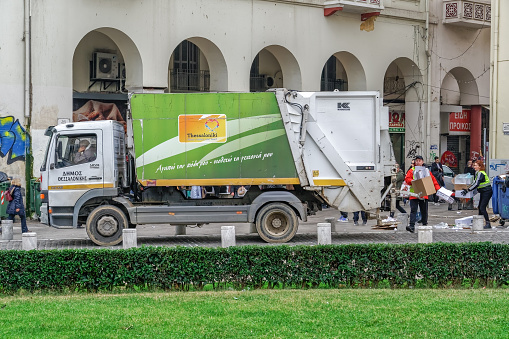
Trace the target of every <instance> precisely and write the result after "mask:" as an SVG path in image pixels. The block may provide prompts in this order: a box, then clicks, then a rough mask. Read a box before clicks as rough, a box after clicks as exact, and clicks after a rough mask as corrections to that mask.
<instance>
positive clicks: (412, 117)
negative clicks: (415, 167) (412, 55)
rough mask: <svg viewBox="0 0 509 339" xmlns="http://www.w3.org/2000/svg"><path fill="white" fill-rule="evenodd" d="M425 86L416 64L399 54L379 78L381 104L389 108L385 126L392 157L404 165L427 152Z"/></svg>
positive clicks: (425, 154) (403, 166)
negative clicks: (388, 135)
mask: <svg viewBox="0 0 509 339" xmlns="http://www.w3.org/2000/svg"><path fill="white" fill-rule="evenodd" d="M426 93H427V92H426V87H425V86H424V84H423V76H422V73H421V70H420V69H419V67H418V66H417V65H416V64H415V62H413V61H412V60H411V59H409V58H406V57H400V58H397V59H395V60H393V61H392V62H391V63H390V64H389V65H388V66H387V68H386V71H385V75H384V78H383V101H384V106H387V107H388V108H389V123H390V124H392V126H398V128H394V129H393V130H392V131H391V129H389V132H390V138H391V142H392V145H393V150H394V155H395V157H396V161H397V162H398V163H400V164H401V165H402V166H401V167H402V168H406V166H408V165H409V164H410V161H411V160H412V159H413V158H414V157H415V156H416V155H422V156H424V157H426V156H427V150H426V149H425V145H424V139H425V125H424V122H425V121H426V120H425V119H423V114H424V113H425V112H426V109H425V107H424V105H423V104H424V102H425V99H426Z"/></svg>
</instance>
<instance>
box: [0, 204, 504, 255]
mask: <svg viewBox="0 0 509 339" xmlns="http://www.w3.org/2000/svg"><path fill="white" fill-rule="evenodd" d="M447 207H448V205H447V204H440V205H439V206H435V205H433V204H432V203H430V204H429V213H428V215H429V218H428V225H429V226H433V225H437V224H439V223H441V222H445V223H447V224H449V225H453V224H454V220H455V219H458V218H463V217H467V216H471V215H476V214H477V210H462V211H458V210H457V206H454V210H452V211H448V210H447ZM404 208H405V209H406V210H407V211H408V212H410V207H409V206H408V205H407V206H404ZM397 213H398V212H397ZM388 214H389V213H388V212H382V216H383V218H384V219H385V218H386V217H387V216H388ZM490 215H491V214H490ZM339 216H340V213H339V211H338V210H335V209H330V208H328V209H325V210H323V211H321V212H319V213H317V215H315V216H310V217H308V221H307V222H301V223H300V225H299V230H298V232H297V235H296V236H295V237H294V238H293V239H292V240H291V241H290V242H288V243H286V244H287V245H291V246H292V245H315V244H316V243H317V231H316V226H317V223H321V222H325V218H328V217H334V218H336V219H337V218H339ZM348 219H349V222H347V223H341V222H336V232H335V233H333V234H332V243H333V244H355V243H362V244H366V243H394V244H402V243H417V234H416V233H409V232H406V231H397V230H385V229H375V228H373V226H374V225H375V224H376V220H368V223H367V225H362V220H361V222H360V224H361V225H360V226H354V225H353V213H349V214H348ZM228 225H234V226H235V233H236V244H237V245H238V246H241V245H271V246H275V245H278V244H268V243H266V242H264V241H263V240H261V239H260V237H259V236H258V235H257V234H256V233H254V234H253V233H250V225H249V224H245V223H244V224H228ZM498 225H499V223H498V222H492V227H496V226H498ZM221 226H224V224H209V225H204V226H203V227H187V228H186V235H175V227H174V226H168V225H139V226H138V227H137V243H138V246H141V245H147V246H205V247H220V246H221ZM28 228H29V230H30V231H32V232H35V233H36V234H37V240H38V249H66V248H68V249H71V248H96V249H97V248H101V247H99V246H97V245H95V244H94V243H93V242H92V241H91V240H90V239H89V238H88V236H87V232H86V230H85V228H54V227H50V226H47V225H43V224H41V223H39V222H38V221H34V220H32V221H28ZM0 239H1V238H0ZM433 241H434V242H479V241H491V242H494V243H509V230H507V229H505V228H502V227H498V228H493V229H492V230H487V231H481V232H476V233H472V232H471V230H470V229H452V228H446V229H444V228H433ZM110 248H122V245H121V244H120V245H117V246H113V247H110ZM9 249H21V227H20V223H19V219H17V220H16V222H15V223H14V239H13V240H10V241H7V240H0V250H9Z"/></svg>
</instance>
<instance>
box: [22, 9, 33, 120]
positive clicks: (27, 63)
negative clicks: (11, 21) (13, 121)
mask: <svg viewBox="0 0 509 339" xmlns="http://www.w3.org/2000/svg"><path fill="white" fill-rule="evenodd" d="M24 12H25V25H24V32H23V40H24V41H25V122H26V120H27V119H30V112H31V99H32V88H31V87H32V83H31V80H32V79H31V73H30V71H31V66H32V60H31V57H30V47H31V46H30V0H25V11H24Z"/></svg>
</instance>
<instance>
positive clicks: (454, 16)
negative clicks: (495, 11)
mask: <svg viewBox="0 0 509 339" xmlns="http://www.w3.org/2000/svg"><path fill="white" fill-rule="evenodd" d="M443 10H444V16H443V17H444V24H452V25H457V26H464V27H470V28H475V29H479V28H485V27H490V26H491V3H490V1H489V0H477V1H465V0H447V1H444V7H443Z"/></svg>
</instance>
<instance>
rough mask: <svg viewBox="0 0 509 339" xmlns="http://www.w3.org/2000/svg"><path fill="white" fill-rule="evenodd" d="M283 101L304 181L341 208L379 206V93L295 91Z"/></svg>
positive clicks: (354, 208)
mask: <svg viewBox="0 0 509 339" xmlns="http://www.w3.org/2000/svg"><path fill="white" fill-rule="evenodd" d="M281 96H282V95H278V100H279V99H280V97H281ZM280 102H281V101H280ZM283 102H284V103H285V105H280V107H281V106H285V107H281V111H282V115H283V119H284V120H285V123H286V126H287V132H288V129H289V128H290V126H291V129H292V130H293V133H287V134H288V136H289V139H292V138H293V140H290V145H291V147H292V152H294V153H293V154H294V159H295V158H296V156H297V154H299V156H298V158H300V159H298V161H296V165H297V169H298V170H299V179H300V181H301V184H302V185H303V186H306V185H308V186H309V187H308V188H309V189H312V190H317V191H321V193H322V195H323V196H324V198H325V199H326V200H327V201H328V203H329V204H330V205H332V206H334V207H337V208H338V209H340V210H341V211H345V212H354V211H360V210H370V209H374V208H378V207H380V200H381V190H382V189H383V169H384V166H383V164H382V163H381V161H382V160H381V149H380V98H379V94H378V92H313V93H306V92H301V93H295V92H292V93H291V95H286V101H284V100H283ZM288 122H291V123H288ZM294 148H295V149H294ZM299 162H300V164H299ZM299 165H300V166H302V171H300V168H299ZM304 176H305V177H304Z"/></svg>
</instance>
